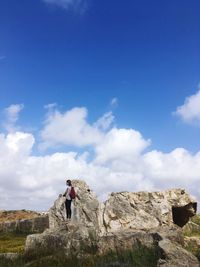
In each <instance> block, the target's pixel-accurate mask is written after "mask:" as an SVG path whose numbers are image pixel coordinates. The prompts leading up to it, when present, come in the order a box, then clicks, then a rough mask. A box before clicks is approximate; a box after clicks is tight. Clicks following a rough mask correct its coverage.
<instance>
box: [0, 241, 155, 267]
mask: <svg viewBox="0 0 200 267" xmlns="http://www.w3.org/2000/svg"><path fill="white" fill-rule="evenodd" d="M159 257H160V253H159V250H158V249H157V248H156V247H155V248H147V247H145V246H142V245H138V246H137V247H135V248H134V249H132V250H128V251H120V252H119V251H118V252H117V253H114V252H110V253H108V254H106V255H103V256H97V255H92V256H89V257H86V258H81V259H80V258H78V257H76V256H75V255H74V256H73V255H72V256H71V257H65V256H64V255H62V254H60V255H59V254H56V255H55V254H54V255H47V256H44V255H43V256H42V255H41V253H38V254H37V253H36V254H35V253H34V256H33V255H21V256H19V257H18V258H17V259H15V260H13V261H12V260H8V259H5V258H2V259H0V267H67V266H70V267H117V266H124V267H156V266H157V261H158V259H159Z"/></svg>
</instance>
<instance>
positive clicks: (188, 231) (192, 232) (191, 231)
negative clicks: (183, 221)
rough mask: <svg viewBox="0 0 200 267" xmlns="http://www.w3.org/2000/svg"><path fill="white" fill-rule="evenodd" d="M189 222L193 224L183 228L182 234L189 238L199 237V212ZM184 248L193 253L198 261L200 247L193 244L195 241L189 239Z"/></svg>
mask: <svg viewBox="0 0 200 267" xmlns="http://www.w3.org/2000/svg"><path fill="white" fill-rule="evenodd" d="M191 222H192V223H194V224H193V225H191V226H188V227H186V228H185V230H184V231H183V234H184V236H185V237H190V238H192V237H197V238H200V214H198V215H196V216H194V217H193V218H192V219H191ZM185 248H186V249H187V250H188V251H189V252H191V253H192V254H194V255H195V256H196V257H197V258H198V260H199V261H200V247H199V246H198V245H197V244H195V242H192V240H191V241H189V242H188V244H187V245H186V246H185Z"/></svg>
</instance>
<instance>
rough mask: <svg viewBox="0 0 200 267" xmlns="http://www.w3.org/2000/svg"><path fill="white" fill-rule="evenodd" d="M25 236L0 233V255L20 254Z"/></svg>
mask: <svg viewBox="0 0 200 267" xmlns="http://www.w3.org/2000/svg"><path fill="white" fill-rule="evenodd" d="M25 240H26V235H24V234H20V233H3V232H0V253H7V252H13V253H21V252H23V250H24V245H25Z"/></svg>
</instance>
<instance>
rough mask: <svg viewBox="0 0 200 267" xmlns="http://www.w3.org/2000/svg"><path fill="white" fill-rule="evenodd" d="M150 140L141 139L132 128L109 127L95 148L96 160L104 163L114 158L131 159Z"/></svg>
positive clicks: (146, 145) (139, 152)
mask: <svg viewBox="0 0 200 267" xmlns="http://www.w3.org/2000/svg"><path fill="white" fill-rule="evenodd" d="M149 144H150V141H146V140H144V139H143V137H142V136H141V134H140V133H139V132H138V131H135V130H133V129H117V128H113V129H111V130H110V131H109V132H108V133H107V134H106V135H105V136H104V138H103V139H102V141H101V142H99V143H98V144H97V146H96V148H95V150H96V161H97V162H101V163H105V162H109V161H113V160H116V159H121V160H122V161H124V160H125V161H127V160H128V161H129V160H130V159H131V160H132V159H133V158H134V157H136V156H138V155H139V154H141V152H142V151H143V150H144V149H145V148H146V147H148V145H149Z"/></svg>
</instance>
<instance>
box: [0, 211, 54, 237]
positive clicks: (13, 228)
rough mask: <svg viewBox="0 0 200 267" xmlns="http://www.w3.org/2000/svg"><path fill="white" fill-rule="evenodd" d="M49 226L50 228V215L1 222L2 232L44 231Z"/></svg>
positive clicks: (26, 232)
mask: <svg viewBox="0 0 200 267" xmlns="http://www.w3.org/2000/svg"><path fill="white" fill-rule="evenodd" d="M47 228H49V217H48V215H42V216H39V217H34V218H32V219H21V220H15V221H5V222H2V223H0V231H2V232H20V233H25V234H28V233H42V232H43V231H44V230H45V229H47Z"/></svg>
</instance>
